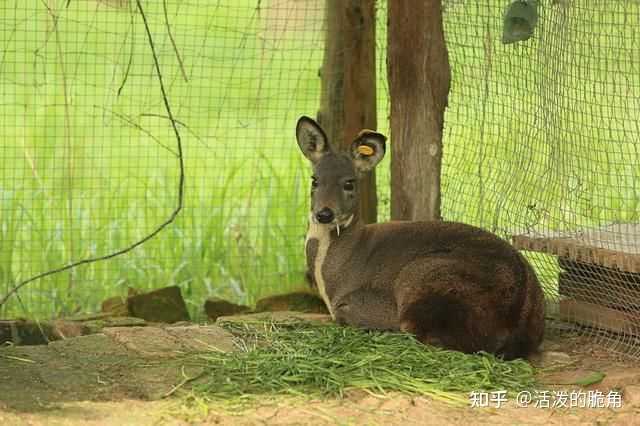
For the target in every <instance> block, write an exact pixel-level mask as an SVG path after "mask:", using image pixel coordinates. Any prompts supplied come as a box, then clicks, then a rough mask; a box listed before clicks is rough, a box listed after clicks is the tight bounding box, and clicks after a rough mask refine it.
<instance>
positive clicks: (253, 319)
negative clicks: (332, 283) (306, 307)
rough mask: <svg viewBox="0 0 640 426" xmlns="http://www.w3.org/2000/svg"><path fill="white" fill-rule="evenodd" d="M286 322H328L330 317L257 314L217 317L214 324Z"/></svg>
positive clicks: (296, 314) (286, 313)
mask: <svg viewBox="0 0 640 426" xmlns="http://www.w3.org/2000/svg"><path fill="white" fill-rule="evenodd" d="M286 320H303V321H314V322H330V321H331V317H330V316H329V315H324V314H311V313H303V312H290V311H278V312H259V313H253V314H244V315H233V316H228V317H219V318H218V319H217V320H216V324H219V325H221V326H224V324H228V323H232V324H233V323H264V322H265V321H286Z"/></svg>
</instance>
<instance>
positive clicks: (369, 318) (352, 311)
mask: <svg viewBox="0 0 640 426" xmlns="http://www.w3.org/2000/svg"><path fill="white" fill-rule="evenodd" d="M334 314H335V321H336V323H338V324H340V325H350V326H353V327H360V328H365V329H369V330H398V329H399V321H398V313H397V308H396V303H395V300H394V298H393V294H391V292H385V291H381V290H376V289H359V290H356V291H354V292H351V293H349V294H347V295H345V296H343V297H341V298H339V299H338V300H336V301H335V302H334Z"/></svg>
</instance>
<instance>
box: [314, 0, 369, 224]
mask: <svg viewBox="0 0 640 426" xmlns="http://www.w3.org/2000/svg"><path fill="white" fill-rule="evenodd" d="M375 27H376V26H375V0H327V1H326V39H325V50H324V60H323V64H322V69H321V71H320V72H321V77H322V93H321V99H320V111H319V112H318V122H319V123H320V125H321V126H322V127H323V128H324V130H325V132H326V133H327V137H328V138H329V140H330V141H331V143H332V144H334V146H335V147H336V148H338V149H346V148H347V147H349V145H350V144H351V142H353V140H354V139H355V137H356V135H357V134H358V133H359V132H360V131H361V130H362V129H371V130H375V129H376V126H377V121H376V60H375V41H376V37H375ZM360 188H361V189H360V217H361V219H362V220H363V221H364V222H365V223H372V222H375V221H376V220H377V214H378V213H377V205H378V200H377V196H376V178H375V172H371V173H369V174H368V175H367V176H365V177H364V178H363V179H362V182H361V184H360Z"/></svg>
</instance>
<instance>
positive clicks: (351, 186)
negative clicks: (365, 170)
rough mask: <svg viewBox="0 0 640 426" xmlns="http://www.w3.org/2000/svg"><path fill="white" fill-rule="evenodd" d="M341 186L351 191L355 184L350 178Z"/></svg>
mask: <svg viewBox="0 0 640 426" xmlns="http://www.w3.org/2000/svg"><path fill="white" fill-rule="evenodd" d="M342 188H343V189H344V190H345V191H353V190H354V189H355V186H354V184H353V181H350V180H349V181H346V182H345V183H344V185H343V186H342Z"/></svg>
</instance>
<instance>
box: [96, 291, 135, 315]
mask: <svg viewBox="0 0 640 426" xmlns="http://www.w3.org/2000/svg"><path fill="white" fill-rule="evenodd" d="M100 310H101V311H102V312H104V313H108V314H111V315H113V316H116V317H128V316H129V315H131V313H130V312H129V307H128V306H127V300H126V299H125V298H124V297H121V296H115V297H110V298H108V299H105V300H104V301H103V302H102V307H101V309H100Z"/></svg>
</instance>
